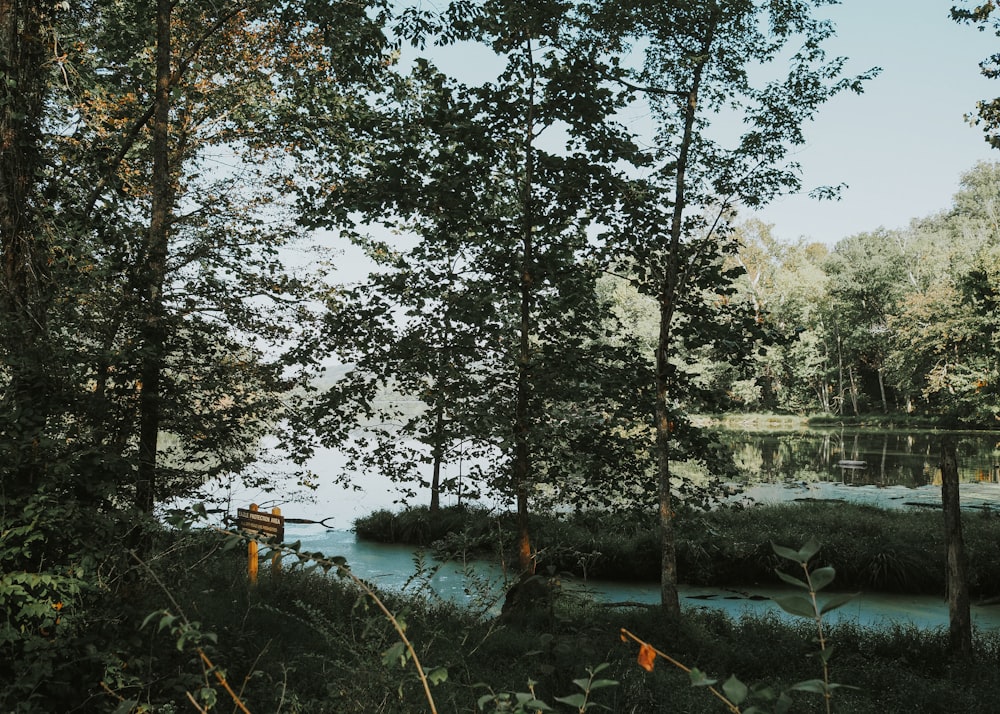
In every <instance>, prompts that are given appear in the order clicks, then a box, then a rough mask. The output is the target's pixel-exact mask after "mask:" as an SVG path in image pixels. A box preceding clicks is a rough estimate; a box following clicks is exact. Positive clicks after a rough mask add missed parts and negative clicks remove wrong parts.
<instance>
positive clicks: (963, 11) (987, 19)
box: [951, 2, 1000, 148]
mask: <svg viewBox="0 0 1000 714" xmlns="http://www.w3.org/2000/svg"><path fill="white" fill-rule="evenodd" d="M963 5H965V3H963ZM963 5H953V6H952V8H951V18H952V19H953V20H954V21H955V22H958V23H960V24H967V25H973V26H975V27H976V28H977V29H978V30H979V31H980V32H986V31H987V30H990V31H992V32H993V33H994V34H995V35H997V36H998V37H1000V16H997V15H994V14H993V12H994V10H996V5H994V4H993V3H991V2H986V3H982V4H976V5H973V6H972V7H971V8H970V7H967V6H963ZM998 68H1000V53H997V54H994V55H991V56H989V57H987V58H986V59H984V60H983V61H982V62H980V63H979V70H980V72H981V73H982V75H983V76H984V77H988V78H989V79H996V78H997V77H1000V69H998ZM966 118H967V119H968V120H969V122H970V123H971V124H973V125H978V126H982V128H983V134H984V135H985V136H984V137H983V138H984V139H985V140H986V141H987V142H988V143H989V144H990V146H992V147H993V148H1000V132H998V129H1000V98H996V99H983V100H981V101H979V102H977V103H976V113H975V114H968V115H966Z"/></svg>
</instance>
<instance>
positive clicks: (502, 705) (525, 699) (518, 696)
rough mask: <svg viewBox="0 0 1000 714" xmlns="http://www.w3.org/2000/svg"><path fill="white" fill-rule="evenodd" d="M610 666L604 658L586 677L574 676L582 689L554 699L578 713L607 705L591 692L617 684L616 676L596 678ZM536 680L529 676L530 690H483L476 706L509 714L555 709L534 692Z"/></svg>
mask: <svg viewBox="0 0 1000 714" xmlns="http://www.w3.org/2000/svg"><path fill="white" fill-rule="evenodd" d="M609 666H610V665H609V664H608V663H607V662H605V663H603V664H599V665H597V666H596V667H594V668H592V669H591V668H590V667H588V668H587V677H585V678H584V677H581V678H580V679H574V680H573V684H575V685H576V687H577V688H578V689H579V690H580V691H579V692H575V693H573V694H569V695H567V696H565V697H555V698H554V699H553V701H556V702H559V703H561V704H566V705H569V706H570V707H572V708H573V710H574V711H575V712H577V714H584V712H587V711H590V710H591V709H595V708H601V709H608V707H606V706H604V705H603V704H598V703H596V702H593V701H591V699H590V695H591V693H592V692H594V691H595V690H598V689H604V688H606V687H616V686H618V682H616V681H615V680H613V679H598V678H597V675H598V674H600V673H601V672H603V671H604V670H605V669H607V668H608V667H609ZM536 684H537V682H535V681H533V680H531V679H529V680H528V691H527V692H500V693H497V692H494V691H493V690H492V689H490V691H489V694H484V695H483V696H481V697H480V698H479V700H478V701H477V702H476V706H477V708H478V709H479V711H491V712H505V713H506V712H510V714H538V713H539V712H551V711H555V710H554V709H553V708H552V707H550V706H549V705H548V704H546V703H545V702H544V701H542V700H540V699H539V698H538V696H537V695H536V694H535V685H536ZM476 686H477V687H486V688H487V689H489V687H488V686H487V685H485V684H477V685H476ZM488 706H492V709H489V710H487V709H486V707H488Z"/></svg>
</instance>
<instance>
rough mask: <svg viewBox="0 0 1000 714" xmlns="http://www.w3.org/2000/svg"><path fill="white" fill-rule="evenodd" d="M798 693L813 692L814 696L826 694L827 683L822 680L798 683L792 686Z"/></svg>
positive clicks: (808, 680)
mask: <svg viewBox="0 0 1000 714" xmlns="http://www.w3.org/2000/svg"><path fill="white" fill-rule="evenodd" d="M792 689H793V690H795V691H796V692H812V693H813V694H826V691H827V689H826V683H825V682H824V681H823V680H822V679H807V680H806V681H804V682H796V683H795V684H793V685H792Z"/></svg>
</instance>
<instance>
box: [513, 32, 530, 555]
mask: <svg viewBox="0 0 1000 714" xmlns="http://www.w3.org/2000/svg"><path fill="white" fill-rule="evenodd" d="M525 48H526V52H527V55H528V64H529V66H531V67H533V66H534V59H533V57H532V48H531V39H530V38H529V39H527V40H526V41H525ZM529 82H530V84H529V87H528V101H527V107H526V111H527V115H526V117H525V122H524V174H523V177H522V179H521V180H522V181H523V185H522V186H521V212H522V213H521V221H522V222H521V265H520V298H521V305H520V324H519V327H518V355H517V394H516V397H515V398H516V400H517V401H516V404H515V406H514V469H513V470H514V493H515V497H516V499H517V563H518V567H519V568H520V570H521V572H522V573H527V572H529V571H531V570H533V562H532V554H531V536H530V533H529V529H528V484H529V483H530V480H531V448H530V434H531V424H530V418H531V417H530V412H529V402H530V400H531V360H532V355H531V333H532V330H533V325H532V313H533V310H534V291H535V286H534V269H535V268H534V263H535V246H534V223H535V215H534V213H535V211H534V203H533V201H534V192H533V191H532V182H533V181H534V172H535V156H534V132H535V115H534V108H535V107H534V101H535V96H534V76H532V77H531V79H530V80H529Z"/></svg>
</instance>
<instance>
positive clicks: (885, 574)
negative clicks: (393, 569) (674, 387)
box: [355, 501, 1000, 599]
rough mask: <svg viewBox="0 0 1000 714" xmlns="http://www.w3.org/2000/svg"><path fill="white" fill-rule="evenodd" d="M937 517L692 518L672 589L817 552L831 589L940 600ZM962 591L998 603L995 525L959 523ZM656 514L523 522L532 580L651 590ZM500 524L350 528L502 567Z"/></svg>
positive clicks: (478, 518) (413, 511)
mask: <svg viewBox="0 0 1000 714" xmlns="http://www.w3.org/2000/svg"><path fill="white" fill-rule="evenodd" d="M942 523H943V521H942V515H941V511H940V509H929V508H907V509H892V510H888V509H883V508H878V507H875V506H867V505H857V504H851V503H844V502H836V501H817V502H804V503H792V504H774V505H756V506H752V507H750V508H724V509H717V510H712V511H703V512H690V513H686V514H685V515H684V517H682V518H677V519H676V521H675V527H676V537H677V566H678V573H679V575H680V581H681V582H683V583H687V584H689V585H718V586H724V587H729V586H739V585H766V584H772V583H773V582H774V568H775V567H776V566H777V565H778V562H779V561H778V559H777V558H776V557H775V556H774V553H773V551H772V550H771V543H802V542H805V541H806V540H808V539H809V538H810V537H815V538H817V539H818V540H819V541H820V542H821V543H822V544H823V551H822V557H823V559H824V562H826V563H828V564H830V565H832V566H833V567H834V568H835V569H836V571H837V587H838V588H840V589H844V590H866V591H881V592H893V593H921V594H935V595H944V593H945V574H944V568H943V567H942V565H941V564H942V563H943V562H944V550H945V547H946V544H945V539H944V529H943V525H942ZM962 525H963V534H964V538H965V545H966V549H967V552H968V579H969V587H970V591H971V593H972V595H973V596H974V597H978V598H983V599H991V598H996V597H1000V554H998V552H997V548H996V546H995V544H996V532H997V528H998V526H1000V513H995V512H992V511H989V510H984V511H980V512H974V513H969V514H967V515H966V517H965V519H964V520H963V524H962ZM657 527H658V526H657V520H656V518H655V516H654V514H643V513H635V512H631V513H629V512H621V511H615V512H604V513H595V512H587V513H566V514H560V515H554V514H549V515H535V516H533V521H532V529H533V532H534V533H535V534H536V537H535V540H536V544H537V548H538V552H537V565H538V569H537V572H547V569H550V568H551V569H552V570H553V571H554V572H557V573H570V574H572V575H575V576H577V577H589V578H595V579H607V580H625V581H645V582H650V583H653V582H656V581H658V579H659V574H660V571H659V563H660V554H659V550H658V548H659V534H658V533H657ZM512 529H513V524H512V521H511V517H510V515H509V514H496V513H493V512H491V511H488V510H479V509H474V508H470V509H466V508H456V507H450V508H444V509H441V510H440V511H438V512H436V513H431V512H429V510H428V509H427V508H423V507H414V508H408V509H405V510H402V511H399V512H395V513H394V512H390V511H378V512H376V513H372V514H370V515H369V516H366V517H363V518H360V519H358V520H357V521H356V522H355V531H356V532H357V534H358V537H359V538H363V539H366V540H371V541H376V542H382V543H406V544H409V545H413V546H420V547H425V548H428V549H430V550H431V551H432V552H433V553H434V554H435V555H438V556H440V557H445V558H449V557H469V556H472V557H485V558H492V559H497V558H500V559H503V558H505V557H506V558H507V560H508V562H509V558H510V552H511V549H512V547H513V530H512Z"/></svg>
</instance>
